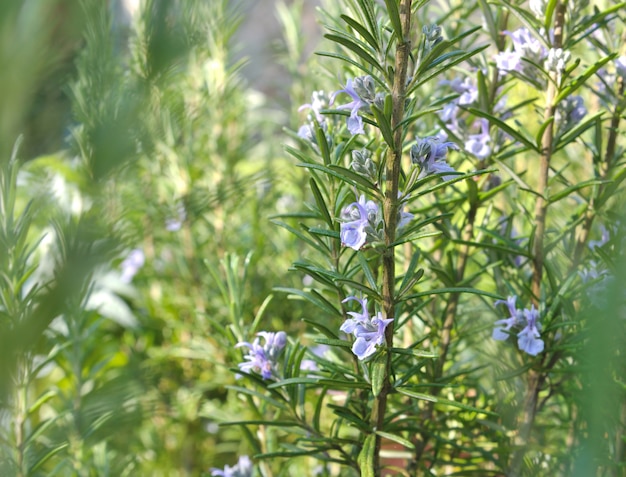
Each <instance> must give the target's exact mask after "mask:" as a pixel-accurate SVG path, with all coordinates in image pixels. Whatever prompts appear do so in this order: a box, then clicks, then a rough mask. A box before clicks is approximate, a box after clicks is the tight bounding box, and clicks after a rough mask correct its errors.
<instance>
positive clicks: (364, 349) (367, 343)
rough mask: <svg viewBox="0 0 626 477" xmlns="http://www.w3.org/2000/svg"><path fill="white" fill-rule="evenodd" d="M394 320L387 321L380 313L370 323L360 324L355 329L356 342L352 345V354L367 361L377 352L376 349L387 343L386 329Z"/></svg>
mask: <svg viewBox="0 0 626 477" xmlns="http://www.w3.org/2000/svg"><path fill="white" fill-rule="evenodd" d="M392 321H393V318H391V319H388V320H385V319H383V315H382V313H380V312H378V313H377V314H376V316H374V318H372V319H371V320H370V321H364V322H361V323H358V324H357V325H356V327H355V329H354V333H353V334H354V336H355V338H356V340H355V341H354V344H353V345H352V352H353V353H354V354H355V355H356V356H357V358H359V359H365V358H367V357H369V356H371V355H373V354H374V353H375V352H376V347H377V346H380V345H383V344H384V343H385V329H386V328H387V325H388V324H389V323H391V322H392Z"/></svg>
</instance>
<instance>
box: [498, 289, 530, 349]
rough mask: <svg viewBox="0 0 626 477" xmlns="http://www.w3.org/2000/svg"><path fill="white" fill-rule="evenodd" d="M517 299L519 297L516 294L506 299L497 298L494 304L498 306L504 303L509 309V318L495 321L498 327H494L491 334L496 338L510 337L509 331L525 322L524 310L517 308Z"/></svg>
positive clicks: (500, 339)
mask: <svg viewBox="0 0 626 477" xmlns="http://www.w3.org/2000/svg"><path fill="white" fill-rule="evenodd" d="M516 301H517V297H516V296H515V295H511V296H509V297H508V298H507V299H506V301H505V300H497V301H496V302H495V303H494V304H495V305H496V306H498V305H500V304H502V305H506V306H507V308H508V309H509V315H510V316H509V318H506V319H504V320H498V321H496V322H495V323H494V325H496V327H495V328H494V329H493V334H492V335H491V336H492V338H493V339H494V340H499V341H504V340H506V339H507V338H508V337H509V334H510V333H509V331H510V330H511V328H513V327H514V326H516V325H521V324H522V323H523V322H524V314H523V312H522V310H519V309H517V307H516V306H515V302H516Z"/></svg>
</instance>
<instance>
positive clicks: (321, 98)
mask: <svg viewBox="0 0 626 477" xmlns="http://www.w3.org/2000/svg"><path fill="white" fill-rule="evenodd" d="M327 104H328V99H327V98H326V93H325V92H324V91H313V94H312V95H311V102H310V103H307V104H303V105H302V106H300V107H299V108H298V111H305V110H307V109H310V110H311V111H312V112H313V114H314V115H315V119H316V120H317V122H318V123H320V124H322V123H323V122H324V119H325V118H324V116H323V115H322V109H324V108H326V105H327Z"/></svg>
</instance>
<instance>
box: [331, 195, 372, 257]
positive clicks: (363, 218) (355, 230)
mask: <svg viewBox="0 0 626 477" xmlns="http://www.w3.org/2000/svg"><path fill="white" fill-rule="evenodd" d="M342 218H343V219H344V220H345V222H343V223H342V224H341V227H340V234H339V235H340V237H341V244H342V245H344V246H345V247H350V248H352V249H354V250H360V249H361V247H363V245H365V243H366V242H367V231H366V230H365V229H366V227H368V226H372V227H374V228H375V227H377V226H378V224H379V223H380V221H381V220H382V217H381V215H380V209H379V208H378V205H377V204H376V203H375V202H373V201H371V200H368V201H366V200H365V196H363V195H362V196H361V197H359V200H358V202H352V203H351V204H350V205H348V207H346V208H345V209H344V210H343V214H342Z"/></svg>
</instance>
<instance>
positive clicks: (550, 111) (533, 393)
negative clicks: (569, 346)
mask: <svg viewBox="0 0 626 477" xmlns="http://www.w3.org/2000/svg"><path fill="white" fill-rule="evenodd" d="M566 6H567V3H566V1H565V0H562V1H559V2H557V5H556V15H555V20H554V42H553V44H552V47H553V48H561V47H562V46H563V25H564V24H565V11H566ZM559 80H560V78H558V74H557V73H556V72H552V73H551V75H550V81H549V82H548V90H547V93H546V106H545V109H544V117H543V119H544V122H545V121H549V120H550V119H552V122H550V123H549V124H548V127H547V128H546V129H545V131H544V133H543V136H542V138H541V157H540V162H539V180H538V185H537V193H538V194H537V201H536V202H535V235H534V242H533V275H532V280H531V291H532V294H533V296H532V301H533V303H534V304H535V306H536V307H537V308H538V307H539V302H540V301H541V279H542V276H543V266H544V259H545V256H544V250H543V240H544V235H545V230H546V217H547V213H548V202H547V200H546V193H547V190H548V174H549V171H550V160H551V158H552V152H553V147H554V114H555V112H556V108H557V103H556V101H555V99H556V97H557V94H558V89H559V85H558V82H559ZM556 357H557V355H553V357H552V362H551V364H552V366H553V365H554V360H555V359H556ZM552 366H550V365H548V366H547V369H550V368H551V367H552ZM545 380H546V372H542V371H537V370H535V369H530V370H529V371H528V383H527V385H528V388H527V391H526V396H525V399H524V410H523V414H522V418H521V419H520V425H519V434H518V436H517V439H516V447H517V450H516V451H515V453H514V454H513V459H512V461H511V467H510V470H509V474H508V475H509V477H517V476H518V475H520V471H521V467H522V462H523V458H524V454H525V453H526V446H527V444H528V441H529V439H530V434H531V431H532V427H533V424H534V422H535V417H536V415H537V403H538V397H539V391H540V390H541V388H542V387H543V384H544V383H545Z"/></svg>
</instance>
